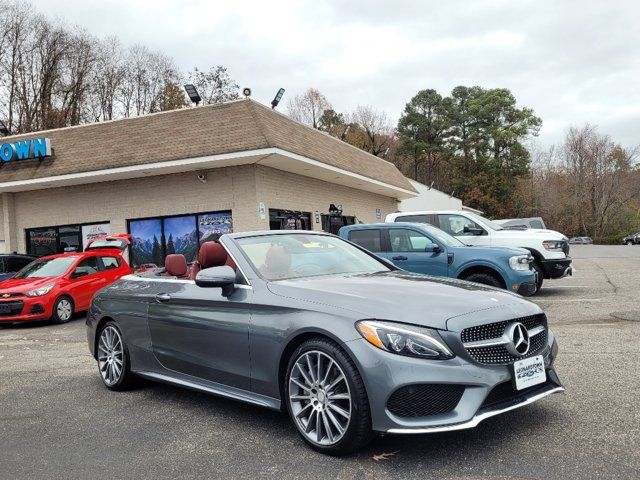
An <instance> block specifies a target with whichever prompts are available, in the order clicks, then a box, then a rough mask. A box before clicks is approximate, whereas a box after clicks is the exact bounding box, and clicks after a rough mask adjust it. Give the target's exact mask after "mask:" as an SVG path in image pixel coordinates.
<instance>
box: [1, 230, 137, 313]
mask: <svg viewBox="0 0 640 480" xmlns="http://www.w3.org/2000/svg"><path fill="white" fill-rule="evenodd" d="M127 246H128V239H126V238H122V237H117V236H109V237H105V238H100V239H95V240H93V241H92V242H91V243H90V244H89V245H88V246H87V249H86V250H85V251H84V252H73V253H61V254H57V255H49V256H46V257H41V258H38V259H37V260H34V261H32V262H31V263H29V264H28V265H27V266H26V267H24V268H23V269H22V270H20V271H19V272H18V273H16V274H15V275H14V276H13V277H12V278H10V279H8V280H5V281H3V282H0V323H9V322H11V323H13V322H25V321H33V320H46V319H51V320H52V321H53V322H55V323H65V322H68V321H69V320H71V317H72V316H73V314H74V312H78V311H83V310H87V309H88V308H89V303H90V302H91V299H92V298H93V296H94V294H95V293H96V292H97V291H98V290H100V289H101V288H102V287H105V286H107V285H109V284H110V283H113V282H115V281H116V280H118V279H119V278H120V277H122V276H123V275H127V274H129V273H131V268H130V267H129V265H128V264H127V262H126V261H125V260H124V259H123V258H122V251H123V250H125V249H126V248H127Z"/></svg>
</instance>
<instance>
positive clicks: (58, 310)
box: [51, 295, 75, 324]
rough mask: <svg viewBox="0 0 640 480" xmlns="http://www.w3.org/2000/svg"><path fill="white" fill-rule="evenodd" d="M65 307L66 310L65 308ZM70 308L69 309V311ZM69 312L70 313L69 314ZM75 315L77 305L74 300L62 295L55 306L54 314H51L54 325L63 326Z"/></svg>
mask: <svg viewBox="0 0 640 480" xmlns="http://www.w3.org/2000/svg"><path fill="white" fill-rule="evenodd" d="M63 306H64V307H65V308H63ZM67 306H68V309H67ZM67 311H69V312H70V313H67ZM74 313H75V304H74V303H73V298H71V297H69V296H68V295H62V296H60V297H58V298H57V299H56V301H55V303H54V304H53V313H52V314H51V321H52V322H53V323H57V324H62V323H67V322H68V321H70V320H71V319H72V318H73V314H74Z"/></svg>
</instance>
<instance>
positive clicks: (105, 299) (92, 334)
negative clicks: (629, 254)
mask: <svg viewBox="0 0 640 480" xmlns="http://www.w3.org/2000/svg"><path fill="white" fill-rule="evenodd" d="M87 327H88V330H87V334H88V341H89V348H90V350H91V353H92V354H93V356H94V357H95V359H96V360H97V362H98V369H99V373H100V376H101V378H102V381H103V383H104V384H105V386H106V387H107V388H109V389H111V390H125V389H127V388H130V387H131V386H132V385H133V384H134V383H135V380H136V379H137V378H138V377H144V378H147V379H152V380H157V381H161V382H166V383H169V384H173V385H178V386H182V387H187V388H192V389H195V390H200V391H204V392H210V393H213V394H217V395H222V396H225V397H230V398H234V399H237V400H241V401H244V402H249V403H252V404H256V405H261V406H264V407H267V408H272V409H282V410H283V411H286V412H287V413H288V415H289V416H290V418H291V421H292V422H293V424H294V425H295V427H296V428H297V430H298V432H299V433H300V435H301V437H302V438H303V439H304V440H305V441H306V442H307V443H308V444H309V445H310V446H311V447H313V448H314V449H316V450H319V451H321V452H325V453H330V454H344V453H348V452H351V451H354V450H356V449H358V448H360V447H362V446H363V445H365V444H366V443H367V442H368V441H369V440H370V439H371V438H372V437H373V436H374V435H375V433H393V434H408V433H429V432H442V431H447V430H459V429H465V428H471V427H475V426H476V425H478V423H479V422H481V421H482V420H484V419H486V418H488V417H491V416H493V415H498V414H500V413H503V412H506V411H508V410H512V409H515V408H519V407H523V406H525V405H527V404H530V403H532V402H535V401H537V400H539V399H541V398H543V397H545V396H547V395H550V394H552V393H556V392H562V391H563V390H564V389H563V387H562V385H561V383H560V380H559V379H558V376H557V374H556V372H555V370H554V367H553V362H554V359H555V357H556V355H557V352H558V347H557V344H556V341H555V338H554V335H553V333H552V332H551V330H549V328H548V325H547V318H546V317H545V315H544V313H543V312H542V311H541V310H540V308H539V307H537V306H536V305H535V304H533V303H531V302H529V301H527V300H525V299H523V298H522V297H520V296H518V295H515V294H512V293H509V292H505V291H503V290H498V289H494V288H492V287H487V286H484V285H480V284H475V283H468V282H464V281H459V280H452V279H445V278H436V277H430V276H424V275H418V274H411V273H408V272H405V271H403V270H399V269H398V268H397V267H395V266H393V265H392V264H390V263H387V262H386V261H385V260H381V259H379V258H377V257H376V256H374V255H373V254H371V253H369V252H367V251H366V250H364V249H362V248H360V247H358V246H357V245H354V244H352V243H350V242H348V241H346V240H343V239H341V238H338V237H335V236H333V235H328V234H323V233H316V232H305V231H280V232H250V233H234V234H228V235H223V236H222V237H220V239H219V242H206V243H203V244H202V246H201V248H200V251H199V255H198V261H197V262H196V263H194V264H193V265H191V266H190V267H189V266H187V263H186V261H185V259H184V257H183V256H181V255H169V256H168V257H167V260H166V264H165V270H164V271H160V272H146V273H143V274H139V275H129V276H126V277H123V278H122V279H120V280H119V281H117V282H115V283H113V284H111V285H110V286H108V287H106V288H104V289H102V290H101V291H100V292H99V293H98V294H97V295H96V296H95V298H94V300H93V303H92V305H91V308H90V311H89V314H88V317H87Z"/></svg>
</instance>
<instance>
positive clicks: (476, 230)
mask: <svg viewBox="0 0 640 480" xmlns="http://www.w3.org/2000/svg"><path fill="white" fill-rule="evenodd" d="M462 231H463V232H464V233H470V234H471V235H484V230H483V229H482V228H480V227H469V226H465V227H464V228H463V229H462Z"/></svg>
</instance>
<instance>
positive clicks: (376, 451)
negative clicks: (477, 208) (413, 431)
mask: <svg viewBox="0 0 640 480" xmlns="http://www.w3.org/2000/svg"><path fill="white" fill-rule="evenodd" d="M572 254H573V257H574V259H575V260H574V266H575V269H576V273H575V275H574V276H573V277H569V278H565V279H562V280H559V281H554V282H546V283H545V286H544V287H543V290H542V292H541V293H540V295H539V296H537V297H534V300H535V301H536V302H537V303H539V304H540V305H541V306H542V307H543V308H544V309H545V311H546V312H547V315H548V317H549V321H550V325H551V327H552V328H553V330H554V331H555V333H556V335H557V337H558V342H559V344H560V356H559V358H558V361H557V370H558V373H559V375H560V378H561V379H562V380H563V382H564V383H565V387H566V389H567V392H566V394H564V395H553V396H551V397H549V398H547V399H544V400H542V401H541V402H538V403H537V404H534V405H531V406H529V407H525V408H523V409H520V410H516V411H513V412H510V413H507V414H504V415H502V416H498V417H494V418H492V419H489V420H486V421H485V422H483V423H481V424H480V426H479V427H478V428H476V429H474V430H466V431H459V432H451V433H441V434H433V435H430V436H424V435H423V436H385V437H382V438H379V439H377V440H375V441H374V442H373V443H372V444H371V445H370V446H369V447H367V448H366V449H365V450H363V451H362V452H360V453H358V454H356V455H353V456H350V457H344V458H331V457H326V456H323V455H320V454H317V453H315V452H313V451H311V450H310V449H308V448H307V447H305V446H304V444H303V443H302V441H301V440H300V439H299V438H298V437H297V434H296V432H295V431H294V427H293V426H291V425H290V424H289V421H288V419H287V418H286V417H285V416H284V415H281V414H279V413H277V412H271V411H268V410H264V409H261V408H258V407H253V406H247V405H244V404H241V403H237V402H233V401H229V400H224V399H220V398H217V397H213V396H207V395H204V394H200V393H195V392H191V391H188V390H182V389H179V388H174V387H169V386H165V385H159V384H151V383H145V384H143V385H142V386H141V387H140V388H139V389H137V390H134V391H131V392H126V393H114V392H109V391H108V390H106V389H105V388H104V387H103V386H102V384H101V381H100V379H99V376H98V372H97V367H96V365H95V362H94V361H93V359H92V358H91V357H90V356H89V353H88V350H87V346H86V337H85V329H84V322H83V319H82V318H80V317H79V318H77V319H76V320H74V321H72V322H71V323H68V324H66V325H62V326H54V325H24V326H19V327H8V328H7V327H4V328H0V478H7V479H15V478H30V479H33V478H65V479H71V478H92V477H93V478H136V477H137V478H258V477H260V478H264V477H273V478H313V479H318V478H339V479H344V478H360V479H374V478H375V479H385V478H420V479H429V478H444V479H463V478H464V479H475V478H489V479H516V478H518V479H520V478H527V479H532V478H541V479H543V478H544V479H548V478H558V479H560V478H573V479H577V478H625V479H627V478H629V479H630V478H640V455H639V454H638V449H639V447H640V406H639V405H638V399H640V387H639V381H638V371H639V370H640V281H639V280H640V276H639V273H638V272H640V246H639V247H624V246H611V247H609V246H602V247H600V246H576V247H574V248H573V250H572ZM612 313H615V315H616V316H612ZM634 319H635V320H634Z"/></svg>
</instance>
